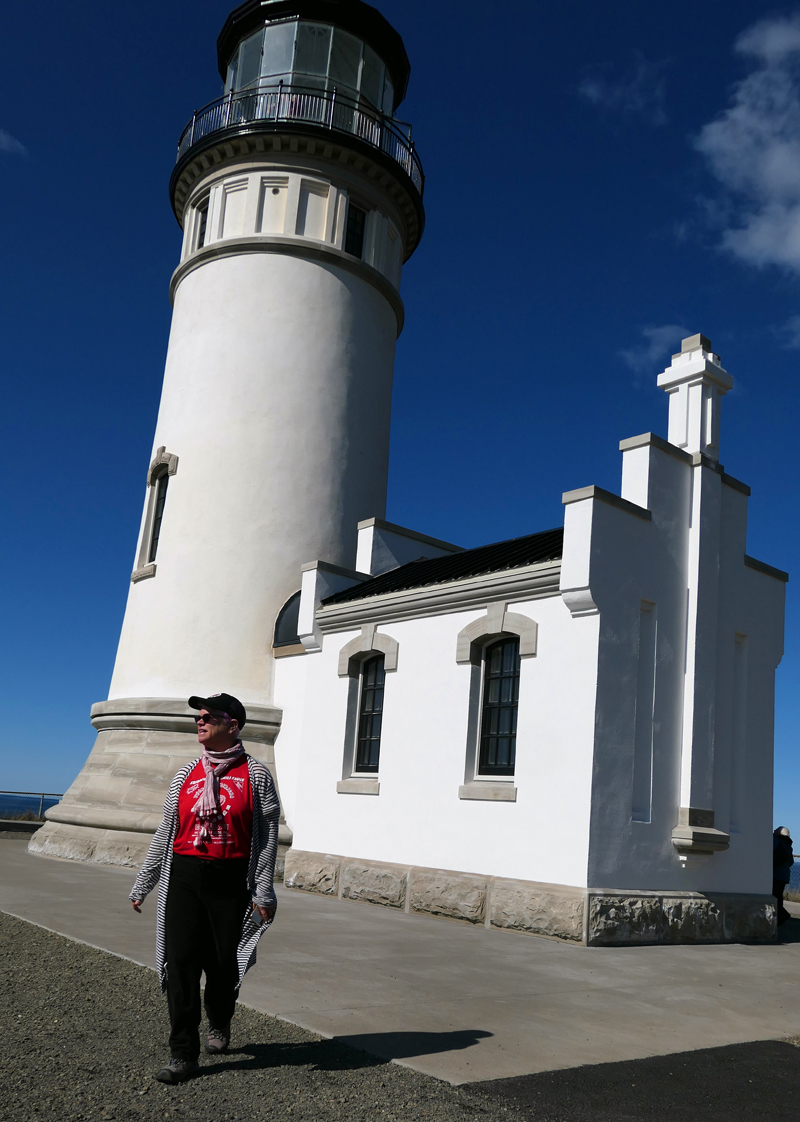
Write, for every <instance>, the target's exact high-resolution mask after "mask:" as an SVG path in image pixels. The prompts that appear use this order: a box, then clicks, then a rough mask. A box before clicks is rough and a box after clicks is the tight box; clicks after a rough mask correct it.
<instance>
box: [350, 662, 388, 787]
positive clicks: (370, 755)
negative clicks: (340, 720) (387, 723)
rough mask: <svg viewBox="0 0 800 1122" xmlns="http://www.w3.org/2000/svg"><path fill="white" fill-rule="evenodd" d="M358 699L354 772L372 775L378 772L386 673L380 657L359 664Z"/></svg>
mask: <svg viewBox="0 0 800 1122" xmlns="http://www.w3.org/2000/svg"><path fill="white" fill-rule="evenodd" d="M360 677H361V696H360V697H359V702H358V741H357V743H356V766H355V771H356V773H374V772H377V770H378V759H379V757H380V751H381V720H382V717H383V687H384V682H385V680H386V674H385V670H384V665H383V655H376V656H375V657H374V658H368V659H366V660H365V661H364V662H362V664H361V675H360Z"/></svg>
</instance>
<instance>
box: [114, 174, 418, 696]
mask: <svg viewBox="0 0 800 1122" xmlns="http://www.w3.org/2000/svg"><path fill="white" fill-rule="evenodd" d="M354 214H355V216H356V220H355V221H354V220H353V215H354ZM184 227H185V236H184V248H183V256H182V261H181V264H180V265H179V267H178V269H177V270H176V273H175V276H174V277H173V282H172V291H173V299H174V311H173V321H172V328H171V333H170V340H169V348H168V354H167V362H166V368H165V374H164V386H163V391H162V398H161V406H160V410H159V416H158V422H157V426H156V433H155V439H154V447H155V448H156V449H158V450H159V452H158V455H157V456H156V457H155V459H154V463H156V460H158V459H159V457H160V458H161V460H163V461H164V464H168V463H169V462H172V463H175V465H176V466H175V470H174V472H173V474H171V475H170V476H169V479H168V488H167V490H166V494H165V497H164V500H163V502H162V506H161V512H160V518H159V522H158V539H157V551H156V552H155V553H152V549H151V546H152V537H153V531H154V517H155V513H154V504H155V501H156V499H157V489H158V480H159V479H160V478H162V477H163V473H161V474H159V472H158V471H157V470H156V471H153V470H151V473H150V478H149V482H148V488H147V496H146V501H145V511H144V515H143V519H142V530H141V534H140V541H139V545H138V550H137V557H136V565H135V571H134V574H133V576H134V580H133V582H132V585H131V589H130V593H129V599H128V605H127V609H126V615H125V621H124V624H123V628H122V633H121V636H120V643H119V648H118V653H117V660H116V664H115V668H114V675H113V679H112V683H111V689H110V692H109V698H111V699H114V698H132V697H180V696H181V695H185V696H188V695H189V694H191V693H200V694H203V693H211V692H216V691H219V690H229V691H231V692H233V693H236V694H237V695H238V696H241V698H242V699H243V700H244V701H245V703H247V702H248V701H249V702H252V703H261V704H264V703H268V702H269V701H270V699H271V696H272V683H271V663H272V659H271V647H272V634H273V627H274V623H275V618H276V616H277V613H278V612H279V610H280V608H281V606H282V605H283V604H284V602H285V601H286V600H287V598H288V597H289V596H291V595H292V593H294V592H295V591H296V590H297V589H298V588H299V585H300V567H301V565H302V564H304V563H305V562H308V561H314V560H317V559H322V560H324V561H327V562H330V563H333V564H336V565H340V566H343V567H346V568H350V569H352V568H353V567H354V564H355V546H356V533H357V530H356V527H357V523H358V522H359V521H360V520H361V519H364V518H368V517H371V516H373V515H374V516H378V517H382V516H383V515H384V512H385V502H386V483H387V472H388V451H389V420H390V406H391V388H392V371H393V364H394V350H395V342H396V338H397V334H398V331H399V327H400V325H401V322H402V304H401V302H400V298H399V294H398V291H397V288H398V285H399V276H400V263H401V261H402V257H403V237H404V222H403V216H402V213H401V212H400V211H399V210H398V209H397V207H396V206H395V204H394V203H393V201H392V199H391V198H390V196H389V195H388V194H386V193H385V192H382V191H381V190H380V187H379V186H378V185H376V184H373V183H371V182H370V181H369V179H367V178H366V177H364V176H361V175H359V174H358V173H357V172H355V170H354V169H350V170H349V171H347V170H346V169H344V168H341V169H336V168H334V167H331V165H330V163H329V162H327V161H324V160H320V159H317V160H314V159H312V158H310V157H309V155H308V153H307V152H306V153H305V154H302V155H301V154H300V153H296V154H293V153H291V152H287V153H286V155H285V156H284V157H283V158H280V157H278V158H276V157H275V156H273V158H272V159H269V160H268V159H267V158H266V157H265V156H261V157H260V158H252V157H251V158H249V159H244V158H233V159H230V158H229V159H227V160H225V161H222V166H220V165H213V166H212V168H211V169H210V170H209V173H208V174H207V175H205V176H201V177H199V178H198V179H197V181H196V182H195V183H194V185H193V187H192V190H191V192H190V193H189V195H188V197H187V203H186V206H185V209H184ZM170 457H172V458H173V459H172V460H171V461H170Z"/></svg>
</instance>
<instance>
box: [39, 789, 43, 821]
mask: <svg viewBox="0 0 800 1122" xmlns="http://www.w3.org/2000/svg"><path fill="white" fill-rule="evenodd" d="M43 811H44V795H42V797H41V798H40V799H39V817H40V818H42V817H43Z"/></svg>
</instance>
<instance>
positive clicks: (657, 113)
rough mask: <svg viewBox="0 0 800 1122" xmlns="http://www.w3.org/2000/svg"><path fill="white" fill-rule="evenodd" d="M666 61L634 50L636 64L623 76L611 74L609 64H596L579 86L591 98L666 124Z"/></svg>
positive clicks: (598, 103) (607, 105) (593, 102)
mask: <svg viewBox="0 0 800 1122" xmlns="http://www.w3.org/2000/svg"><path fill="white" fill-rule="evenodd" d="M665 65H666V64H665V63H663V62H649V61H648V60H647V59H646V58H645V57H644V55H643V54H642V53H641V51H634V60H633V66H632V68H631V69H630V70H629V71H628V73H627V74H624V75H623V76H621V77H618V78H617V77H614V76H613V75H610V73H609V71H610V68H609V67H607V66H596V67H593V68H592V71H591V73H590V74H588V75H587V76H586V77H585V78H584V79H583V81H582V82H581V83H580V85H579V86H578V93H579V94H581V96H582V97H585V98H586V100H587V101H591V103H592V104H593V105H599V106H602V107H603V108H605V109H610V110H613V111H614V112H617V113H621V114H622V115H624V116H627V117H643V118H644V119H645V120H646V121H648V122H649V123H650V124H651V125H664V124H666V122H667V115H666V113H665V112H664V78H663V70H664V66H665Z"/></svg>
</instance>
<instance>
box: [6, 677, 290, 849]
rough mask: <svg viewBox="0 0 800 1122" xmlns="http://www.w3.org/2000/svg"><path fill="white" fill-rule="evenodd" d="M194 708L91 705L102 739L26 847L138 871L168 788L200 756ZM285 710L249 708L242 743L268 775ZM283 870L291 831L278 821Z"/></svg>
mask: <svg viewBox="0 0 800 1122" xmlns="http://www.w3.org/2000/svg"><path fill="white" fill-rule="evenodd" d="M193 715H194V710H192V709H190V708H189V707H188V705H187V704H186V702H185V701H183V700H179V699H176V698H160V697H159V698H123V699H120V700H115V701H101V702H99V703H98V704H96V705H93V706H92V724H93V725H94V727H95V728H96V729H97V739H96V741H95V744H94V747H93V748H92V751H91V753H90V754H89V758H88V759H87V761H86V763H85V764H84V765H83V768H82V769H81V772H80V774H79V775H78V777H77V778H76V780H75V782H74V783H73V784H72V786H71V787H70V788H69V790H68V791H67V792H66V794H65V795H64V798H63V799H62V800H61V802H60V803H58V805H57V806H54V807H52V808H51V809H50V810H48V811H47V812H46V813H45V818H46V820H47V821H46V823H45V825H44V826H43V827H42V828H41V829H40V830H38V831H37V832H36V833H35V834H34V835H33V837H32V838H31V840H30V843H29V844H28V851H29V852H30V853H36V854H40V855H41V856H44V857H66V858H69V859H71V860H74V861H94V862H96V863H97V864H102V865H125V866H130V867H131V868H135V867H137V866H139V865H141V863H142V861H143V859H144V856H145V854H146V852H147V847H148V846H149V844H150V839H151V838H152V836H153V833H154V831H155V830H156V828H157V826H158V824H159V822H160V821H161V812H162V807H163V803H164V799H165V798H166V795H167V790H168V788H169V784H170V782H171V780H172V778H173V776H174V775H175V774H176V772H177V771H179V770H180V768H181V767H183V766H184V765H185V764H187V763H189V761H190V760H192V759H194V758H195V757H196V756H197V755H199V746H198V743H197V729H196V726H195V722H194V716H193ZM280 722H281V710H280V709H275V708H272V707H270V706H256V705H249V706H247V723H246V725H245V727H244V730H243V734H242V742H243V744H244V746H245V749H246V750H247V752H249V753H250V755H251V756H253V757H255V758H256V759H258V760H260V761H261V762H262V763H264V764H266V766H267V767H268V768H269V769H270V772H271V774H272V777H273V779H275V783H276V786H277V777H276V774H275V754H274V750H273V744H274V741H275V735H276V733H277V732H278V729H279V728H280ZM280 840H281V843H282V844H281V847H280V853H279V866H282V861H283V857H284V855H285V851H286V847H287V845H289V844H291V832H290V831H289V829H288V827H287V826H286V824H285V823H284V822H283V819H281V837H280Z"/></svg>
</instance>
